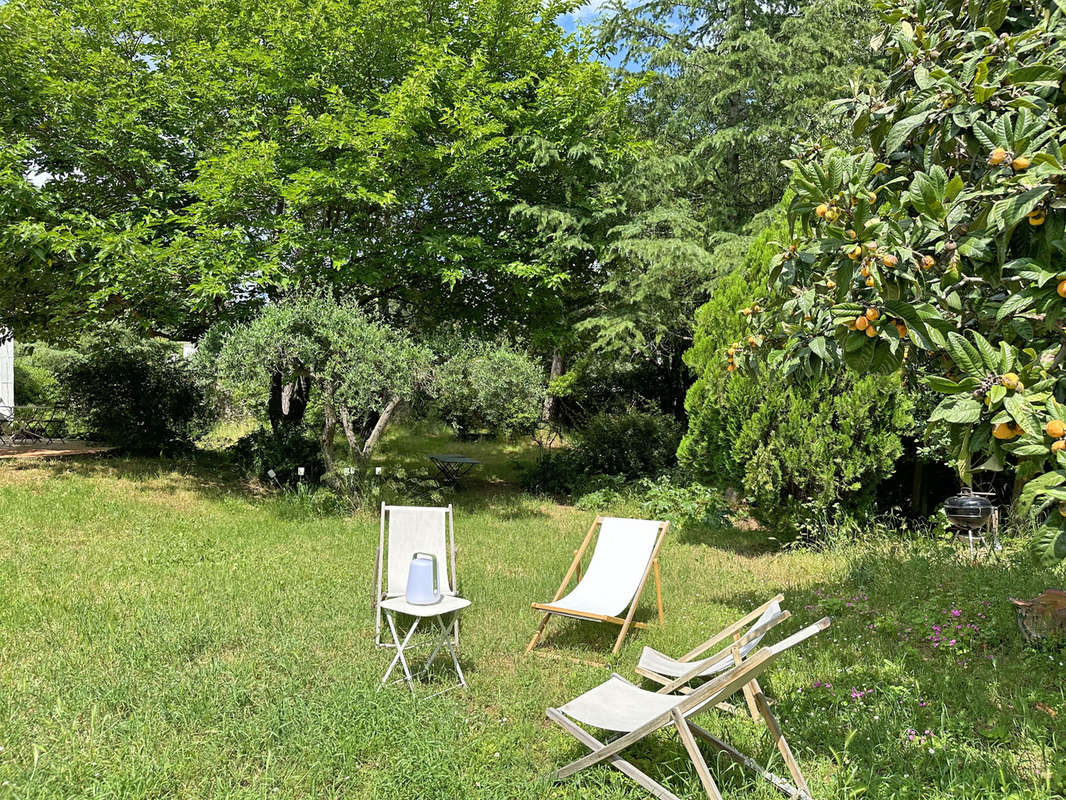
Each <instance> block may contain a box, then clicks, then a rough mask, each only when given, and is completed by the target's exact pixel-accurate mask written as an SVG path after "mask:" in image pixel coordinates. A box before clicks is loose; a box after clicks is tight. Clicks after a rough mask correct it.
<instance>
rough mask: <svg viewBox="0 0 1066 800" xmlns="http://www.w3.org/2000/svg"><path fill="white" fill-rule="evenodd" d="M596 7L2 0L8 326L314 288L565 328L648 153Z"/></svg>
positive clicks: (0, 179)
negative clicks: (623, 184)
mask: <svg viewBox="0 0 1066 800" xmlns="http://www.w3.org/2000/svg"><path fill="white" fill-rule="evenodd" d="M573 5H574V3H572V2H549V3H547V4H545V3H542V2H540V0H461V1H460V2H436V1H435V0H402V1H401V2H392V1H391V0H390V2H383V1H382V0H376V1H374V2H355V1H354V0H291V1H290V2H286V3H283V4H280V5H279V4H277V3H261V2H258V3H251V4H248V3H239V4H238V3H233V2H230V0H207V1H206V2H203V3H196V4H193V5H188V4H185V3H179V2H175V0H152V1H151V2H149V0H134V1H133V2H117V1H116V0H105V2H91V3H90V2H86V1H85V0H75V2H66V1H65V0H64V2H54V0H25V1H24V2H18V3H7V4H4V5H3V6H0V87H3V88H2V89H0V98H2V100H3V103H2V110H0V118H2V130H3V139H2V141H0V240H2V242H3V244H4V256H3V258H4V261H5V263H4V269H3V271H2V278H0V305H2V307H3V308H4V309H5V321H6V322H7V323H8V324H9V325H11V326H12V327H13V328H14V329H15V331H16V333H17V334H19V335H22V336H26V335H30V334H34V333H40V332H44V331H50V332H52V333H53V334H54V333H55V332H56V331H62V330H63V329H65V328H66V329H69V328H71V327H76V326H77V325H78V324H79V323H80V322H81V321H84V320H86V319H100V318H111V317H122V318H126V319H129V320H131V321H133V322H136V323H138V324H139V325H140V326H141V327H142V329H145V330H153V331H161V332H165V333H167V334H169V335H171V336H189V335H195V334H196V333H198V332H199V331H200V330H202V329H203V328H204V327H206V325H207V324H208V323H209V322H210V321H212V320H213V319H215V318H217V317H218V316H220V315H223V314H232V313H234V312H239V310H240V309H241V307H243V306H244V305H247V304H251V305H256V304H258V303H259V302H260V301H262V300H263V299H264V298H270V297H280V296H282V295H284V294H286V293H288V292H290V291H292V290H293V289H294V288H296V287H299V288H302V289H309V288H317V289H321V290H325V291H330V292H334V293H336V294H343V295H344V296H346V297H349V298H352V299H356V300H358V301H359V302H361V303H362V304H363V305H364V306H366V307H375V308H377V309H378V310H380V311H381V312H382V313H385V314H387V315H388V316H389V317H390V318H392V319H393V320H395V321H397V322H402V323H412V324H421V325H426V324H431V323H433V322H436V321H438V320H441V319H455V318H460V319H476V320H478V321H480V322H482V323H483V324H485V325H488V326H494V327H508V326H511V327H514V326H530V325H532V324H533V323H534V322H535V323H536V324H537V326H538V327H540V328H543V327H544V326H549V327H550V326H561V325H562V324H563V322H562V321H561V320H562V316H561V314H560V305H561V301H560V295H567V294H568V293H569V294H572V293H577V294H580V293H581V292H582V291H585V289H586V288H587V287H588V286H590V285H595V284H597V283H598V282H599V281H600V278H599V277H598V276H597V275H596V263H597V243H599V242H602V240H603V239H604V237H605V236H606V231H607V230H609V229H610V228H611V227H612V226H613V224H614V222H613V221H612V215H617V213H618V211H619V205H618V201H617V198H616V197H615V196H614V195H613V194H612V193H609V192H606V191H605V190H604V184H605V181H607V180H608V179H611V178H613V177H616V176H617V175H618V174H620V173H622V172H624V171H625V165H626V164H632V163H633V162H634V161H635V160H636V159H637V158H638V157H639V153H640V150H641V144H640V142H639V141H638V140H637V139H636V137H635V136H634V135H633V132H632V128H631V126H629V125H628V124H627V123H626V113H625V112H626V106H625V95H626V93H625V92H624V91H614V85H613V83H612V80H611V77H610V75H609V72H608V70H607V68H606V67H605V66H603V65H602V64H600V63H598V62H595V61H593V60H592V59H591V58H590V57H589V55H588V53H587V52H586V51H585V49H584V48H583V47H582V46H581V45H580V44H579V42H578V41H577V40H576V39H575V38H573V37H570V36H568V35H566V34H565V33H564V31H563V30H562V29H561V28H560V27H559V26H558V25H557V24H556V23H555V18H556V17H557V16H558V15H559V14H560V13H562V12H563V11H565V10H568V9H570V8H571V7H572V6H573Z"/></svg>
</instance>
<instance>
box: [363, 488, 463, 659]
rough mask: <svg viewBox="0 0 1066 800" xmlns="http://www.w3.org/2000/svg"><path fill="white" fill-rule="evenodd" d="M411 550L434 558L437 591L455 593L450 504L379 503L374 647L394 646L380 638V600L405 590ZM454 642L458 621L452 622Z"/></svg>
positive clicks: (400, 593) (455, 640)
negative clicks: (435, 560)
mask: <svg viewBox="0 0 1066 800" xmlns="http://www.w3.org/2000/svg"><path fill="white" fill-rule="evenodd" d="M415 553H430V554H431V555H433V556H435V557H436V559H437V585H438V587H439V588H440V593H441V594H442V595H446V596H453V597H454V596H455V594H456V588H457V587H456V581H455V527H454V521H453V518H452V507H451V506H450V505H449V506H446V507H442V508H431V507H424V506H387V505H385V504H384V503H382V504H381V534H380V537H379V539H378V552H377V566H376V571H375V574H374V612H375V614H376V617H377V620H376V623H375V628H374V641H375V642H376V643H377V645H378V647H395V645H394V644H390V643H388V642H384V641H382V639H381V612H382V609H381V603H382V602H383V601H384V600H388V599H390V598H394V597H400V596H401V595H403V594H405V593H406V592H407V572H408V570H409V569H410V566H411V558H412V557H413V556H414V554H415ZM453 643H454V644H455V645H458V644H459V623H458V621H456V622H455V635H454V639H453Z"/></svg>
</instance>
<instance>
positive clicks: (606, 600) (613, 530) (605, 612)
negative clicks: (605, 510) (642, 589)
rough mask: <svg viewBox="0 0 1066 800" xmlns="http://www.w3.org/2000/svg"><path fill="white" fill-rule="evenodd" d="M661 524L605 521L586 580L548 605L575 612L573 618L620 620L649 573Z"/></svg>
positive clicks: (607, 518)
mask: <svg viewBox="0 0 1066 800" xmlns="http://www.w3.org/2000/svg"><path fill="white" fill-rule="evenodd" d="M661 524H662V523H659V522H654V521H651V520H646V519H620V518H618V517H606V518H604V520H603V523H602V525H601V526H600V536H599V538H598V539H597V540H596V548H595V550H593V551H592V560H591V561H590V562H589V566H588V570H587V571H586V572H585V576H584V577H583V578H582V579H581V582H580V583H578V585H577V586H575V587H574V589H573V591H571V592H570V593H569V594H568V595H566V596H565V597H562V598H560V599H558V600H555V601H554V602H552V603H550V605H552V606H556V607H558V608H565V609H568V610H570V611H573V612H577V613H575V614H573V615H572V616H603V617H617V616H619V615H620V614H621V613H622V612H623V611H625V610H626V608H627V607H628V606H629V604H630V603H631V602H632V601H633V595H635V594H636V592H637V588H638V586H639V585H640V580H641V578H643V577H644V573H645V572H646V571H647V569H648V562H650V561H651V554H652V551H653V550H654V549H655V542H656V540H657V539H658V536H659V526H660V525H661ZM557 613H559V614H563V615H564V616H565V615H566V614H565V612H561V611H560V612H557Z"/></svg>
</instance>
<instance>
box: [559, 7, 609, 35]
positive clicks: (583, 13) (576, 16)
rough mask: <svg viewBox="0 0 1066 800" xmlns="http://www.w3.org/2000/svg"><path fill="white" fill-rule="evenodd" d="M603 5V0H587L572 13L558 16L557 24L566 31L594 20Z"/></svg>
mask: <svg viewBox="0 0 1066 800" xmlns="http://www.w3.org/2000/svg"><path fill="white" fill-rule="evenodd" d="M603 5H604V0H589V2H587V3H585V5H583V6H581V8H579V9H578V10H577V11H575V12H574V13H573V14H563V16H561V17H559V24H560V25H562V26H563V28H564V29H565V30H567V31H573V30H575V29H576V28H577V26H578V25H587V24H589V23H590V22H592V21H593V20H595V18H596V15H597V14H599V12H600V7H601V6H603Z"/></svg>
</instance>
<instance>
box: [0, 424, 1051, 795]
mask: <svg viewBox="0 0 1066 800" xmlns="http://www.w3.org/2000/svg"><path fill="white" fill-rule="evenodd" d="M442 443H443V444H445V445H446V444H447V440H446V438H444V437H443V436H442V438H441V439H437V440H435V439H434V438H432V435H430V436H429V438H427V440H426V441H424V442H423V447H424V448H426V449H427V450H428V449H431V448H435V447H437V446H438V445H440V444H442ZM410 444H411V441H408V442H407V444H405V445H404V446H405V447H406V446H408V445H410ZM397 446H398V445H397ZM508 446H510V445H508ZM473 447H474V448H480V449H475V450H474V451H473V452H479V453H482V454H484V455H485V456H486V457H485V459H484V461H485V463H486V464H487V465H491V466H489V468H488V470H487V473H488V475H489V476H490V477H491V478H495V476H497V475H499V473H497V472H494V470H495V469H497V468H499V469H501V470H502V469H506V464H507V460H506V459H507V457H509V456H508V454H507V453H506V447H503V446H501V445H499V444H498V443H495V444H494V443H479V444H476V445H473ZM521 447H524V445H521ZM384 455H385V456H386V457H387V456H388V451H386V453H385V454H384ZM418 457H420V456H418ZM386 463H388V462H387V461H386ZM501 480H502V478H501ZM492 486H493V484H492V483H491V481H489V482H487V483H486V484H483V485H481V486H478V487H474V489H473V490H471V491H459V492H457V493H455V494H453V495H452V496H451V497H450V498H449V499H450V502H452V503H453V504H454V506H455V526H456V539H457V544H458V550H459V553H458V568H459V578H460V589H461V591H462V593H463V595H464V596H466V597H469V598H470V599H471V600H472V601H473V605H472V606H471V608H470V609H469V610H468V612H466V614H465V616H464V619H463V622H462V646H461V649H460V652H461V656H462V660H463V667H464V670H465V671H466V672H467V677H468V680H469V681H470V688H469V690H468V691H467V692H465V693H452V694H448V695H443V696H441V697H437V698H433V699H432V700H428V701H420V700H419V699H417V698H412V697H411V696H410V695H409V693H407V692H406V690H403V689H402V687H398V688H395V689H393V688H390V689H387V690H385V691H382V692H378V691H377V686H376V685H377V681H378V680H379V678H380V675H381V674H382V673H383V672H384V669H385V667H386V664H387V662H388V659H389V655H388V654H387V653H385V652H383V651H378V650H375V649H374V648H373V646H372V641H373V616H372V613H371V584H372V579H373V553H374V548H375V547H376V544H377V536H378V519H377V514H376V512H375V511H369V512H362V513H359V514H357V515H355V516H343V515H330V516H319V515H316V514H313V513H309V512H307V511H306V510H299V513H296V512H294V510H293V508H292V505H291V502H290V501H289V500H288V499H286V498H285V497H274V496H263V497H256V496H253V495H250V494H248V492H247V491H246V489H245V487H244V486H243V484H242V482H241V481H240V479H239V477H238V476H234V475H232V474H226V473H220V472H219V471H218V470H217V469H216V468H215V466H214V465H213V464H212V463H211V462H210V461H206V462H203V463H198V462H196V461H195V460H194V461H191V462H189V463H185V464H182V463H175V462H163V461H154V460H140V459H138V460H130V459H118V458H113V459H100V460H87V461H74V462H62V463H61V462H55V463H47V464H40V465H36V466H32V467H31V466H25V465H20V466H18V467H3V468H0V746H2V747H3V748H4V749H3V750H2V751H0V784H3V783H4V782H5V781H6V782H7V783H6V785H3V786H0V797H11V798H15V797H18V798H43V797H56V798H59V797H63V798H65V797H72V796H89V795H92V796H99V797H110V796H114V797H118V796H123V797H154V796H187V797H264V796H267V797H273V796H282V797H322V796H325V797H335V796H336V797H340V796H344V797H354V798H368V799H369V798H400V799H402V798H412V800H413V799H414V798H423V797H440V798H469V797H483V798H501V797H508V798H511V797H514V798H530V799H532V798H542V797H557V798H589V797H592V798H636V797H644V796H646V795H644V794H643V793H642V791H641V790H639V789H638V788H636V787H634V786H632V785H631V784H630V783H629V782H627V781H626V780H625V779H624V777H623V776H621V775H619V774H617V773H612V772H611V771H610V770H608V769H607V768H604V769H602V770H591V771H588V772H587V773H586V774H584V775H583V776H582V777H581V778H580V779H579V780H576V781H571V782H568V783H565V784H561V785H559V786H552V785H551V784H549V783H548V782H547V780H546V777H545V776H546V775H547V774H549V773H550V772H551V770H552V769H554V768H556V767H558V766H560V765H562V764H563V763H565V762H566V761H568V760H570V759H572V758H575V757H576V756H577V755H579V754H580V751H579V748H577V747H576V746H575V745H574V743H573V742H572V740H570V739H568V738H567V737H565V736H564V735H562V734H561V733H560V732H558V731H557V730H555V729H554V728H553V727H552V726H551V725H550V724H549V723H548V721H547V720H546V719H545V718H544V709H545V708H546V707H547V706H549V705H558V704H560V703H563V702H565V701H566V700H568V699H570V698H571V697H573V696H576V695H577V694H579V693H581V692H582V691H584V690H586V689H588V688H590V687H591V686H593V685H595V684H596V683H598V682H599V681H601V680H603V679H604V678H605V677H606V676H607V675H608V674H609V672H610V671H611V670H617V671H619V672H621V673H622V674H624V675H627V676H629V677H634V673H633V666H634V664H635V663H636V660H637V658H638V657H639V654H640V650H641V648H642V647H643V646H644V645H651V646H654V647H657V648H658V649H660V650H663V651H665V652H668V653H676V654H680V653H682V652H684V651H686V650H688V649H690V648H691V647H692V646H694V645H695V644H697V643H698V642H700V641H701V640H703V639H704V638H706V637H707V636H708V635H710V633H712V632H714V631H717V630H718V629H720V628H721V627H722V626H723V625H725V624H727V623H728V622H730V621H732V620H733V619H735V618H736V617H737V616H739V615H740V614H741V613H743V612H745V611H747V610H749V609H750V608H752V607H754V606H755V605H758V604H759V603H761V602H763V601H764V600H765V599H767V598H768V597H769V596H770V595H772V594H774V593H776V592H778V591H781V592H783V593H785V595H786V603H785V605H786V607H787V608H789V609H790V610H791V611H792V612H793V615H794V619H793V620H790V621H789V622H788V623H786V624H785V625H784V626H782V627H783V628H785V629H786V630H785V631H782V634H783V633H787V632H791V631H792V630H795V629H797V628H798V627H799V626H800V625H802V624H805V623H809V622H812V621H814V620H815V619H817V618H818V617H820V616H822V615H823V614H829V615H831V616H832V617H833V619H834V623H833V626H832V627H831V628H830V629H829V630H828V631H826V632H825V633H824V634H822V635H821V636H819V637H818V638H816V639H814V640H812V641H811V642H809V643H808V644H806V645H804V646H803V647H802V648H801V649H799V650H797V651H796V652H795V653H794V654H793V655H790V656H788V657H787V658H786V659H785V661H784V662H783V663H782V665H781V667H780V668H778V669H775V670H774V671H773V672H771V673H769V674H768V675H767V677H766V680H765V681H764V683H765V687H766V690H767V692H768V694H770V695H771V696H772V697H773V698H775V699H776V702H777V706H776V708H777V713H778V715H779V717H780V718H781V720H782V723H783V725H784V726H785V728H786V731H787V733H788V734H789V737H790V741H791V743H792V745H793V748H794V749H795V751H796V753H797V757H798V758H799V760H800V763H801V764H802V766H803V768H804V770H805V771H806V773H807V775H808V778H809V780H810V781H811V783H812V787H813V789H814V791H815V794H816V796H818V797H855V796H857V795H859V794H860V793H861V794H863V796H866V797H877V798H885V799H886V800H887V798H891V797H895V798H923V799H924V798H930V797H932V798H956V797H963V798H969V797H972V798H978V797H982V798H983V797H988V796H997V797H998V796H1003V795H1007V794H1009V793H1011V792H1016V793H1018V795H1019V796H1020V797H1050V796H1051V794H1052V788H1053V787H1054V786H1056V785H1057V784H1056V783H1055V782H1056V781H1059V780H1061V778H1059V777H1056V776H1057V775H1059V774H1060V772H1058V770H1060V769H1061V765H1060V766H1056V764H1057V762H1056V758H1057V753H1058V751H1061V750H1062V742H1063V740H1064V737H1066V726H1064V722H1063V719H1064V718H1066V706H1064V701H1063V688H1062V686H1063V676H1064V675H1066V671H1064V668H1063V667H1062V666H1060V664H1059V662H1060V661H1062V660H1063V656H1062V654H1061V653H1058V652H1057V651H1047V652H1038V651H1034V650H1030V649H1026V648H1024V647H1023V646H1022V644H1021V640H1020V637H1019V636H1018V633H1017V630H1016V627H1015V623H1014V620H1013V617H1012V614H1013V611H1012V609H1011V608H1010V607H1009V606H1008V605H1007V604H1006V603H1005V598H1006V596H1008V595H1014V596H1019V595H1020V596H1031V595H1032V594H1035V593H1037V592H1038V591H1040V590H1041V589H1043V588H1045V587H1046V586H1047V585H1053V584H1055V583H1061V575H1056V574H1053V573H1048V572H1041V571H1038V570H1036V569H1034V568H1032V567H1031V566H1029V565H1028V563H1027V562H1025V561H1023V560H1022V559H1021V556H1020V554H1016V553H1013V552H1011V553H1008V555H1007V556H1006V557H1005V558H1004V559H1003V560H1001V561H1000V562H979V563H978V564H976V565H971V564H970V563H969V562H968V560H967V559H965V558H959V557H957V556H956V555H955V551H954V550H953V549H952V548H950V547H948V546H943V545H938V544H935V543H928V544H923V543H921V542H907V543H891V542H888V541H871V542H868V543H862V544H856V545H852V546H849V547H847V548H842V549H841V548H838V549H833V550H828V551H824V552H819V551H813V550H801V549H797V550H782V549H780V548H779V547H778V546H777V545H776V544H775V543H774V542H772V541H771V540H770V539H769V533H768V532H766V531H745V532H738V533H734V534H730V532H729V530H728V529H726V528H723V527H720V526H719V527H700V526H698V525H697V526H692V527H688V528H686V529H685V530H684V531H682V532H674V533H671V534H670V536H668V539H667V541H666V543H665V545H664V549H663V552H662V572H663V585H664V600H665V606H666V622H665V624H664V625H662V626H659V625H657V624H651V625H650V627H649V628H648V629H646V630H644V631H640V632H638V633H637V634H635V635H633V636H631V637H630V638H629V639H628V640H627V642H626V644H625V646H624V647H623V650H622V652H621V653H620V654H619V655H618V656H617V657H614V658H612V657H610V655H609V654H610V648H611V644H612V643H613V640H614V635H615V634H616V632H617V631H616V630H613V629H612V630H608V629H606V627H601V626H598V625H595V624H591V623H581V622H576V621H559V622H558V624H556V625H553V626H552V627H551V628H549V632H548V635H547V636H546V639H545V643H544V645H543V649H544V650H545V652H546V653H549V654H550V653H553V654H555V655H556V656H561V657H551V656H550V655H533V656H529V657H525V656H523V655H522V648H523V647H524V646H525V644H526V642H527V641H528V639H529V637H530V636H531V635H532V632H533V628H534V626H535V624H536V619H537V618H536V615H535V614H534V613H533V612H532V611H531V610H530V608H529V603H530V602H532V601H535V600H545V599H548V598H550V597H551V596H552V593H553V592H554V591H555V589H556V588H557V586H558V582H559V580H560V579H561V576H562V574H563V572H564V571H565V569H566V567H567V565H568V564H569V561H570V559H571V558H572V555H573V551H574V549H575V548H576V547H577V546H578V544H579V543H580V540H581V537H582V536H583V534H584V532H585V530H586V529H587V527H588V525H589V523H590V522H591V520H592V517H593V516H594V512H593V511H583V510H580V509H576V508H572V507H566V506H558V505H554V504H551V503H548V502H544V501H541V500H537V499H534V498H530V497H527V496H524V495H521V494H518V493H516V492H515V491H514V490H513V489H510V488H507V487H505V486H502V488H501V487H497V488H495V489H493V488H492ZM954 611H959V612H960V613H959V614H958V615H957V616H956V615H954V613H953V612H954ZM981 614H983V615H984V617H985V618H982V617H981V616H979V615H981ZM654 618H655V614H654V605H653V602H652V601H651V597H650V595H649V596H648V597H647V598H646V600H645V602H644V603H643V604H642V605H641V607H640V610H639V612H638V619H641V620H644V621H648V622H652V623H654ZM959 624H963V625H970V624H973V625H977V626H978V628H979V630H977V631H975V630H974V629H973V628H965V629H959V633H958V635H955V636H954V637H953V638H955V644H953V645H952V644H949V642H950V640H951V638H952V637H951V636H950V635H949V636H948V638H947V639H943V638H942V640H941V641H940V642H935V641H934V640H933V639H931V638H930V637H931V636H934V635H937V634H938V633H945V631H944V628H945V627H946V626H947V625H959ZM934 625H938V626H939V627H940V628H941V631H940V632H937V631H935V630H934V629H933V626H934ZM908 629H910V630H908ZM952 630H955V629H952ZM775 633H776V632H775ZM934 644H936V645H937V646H936V647H934V646H933V645H934ZM570 659H574V660H570ZM578 662H600V663H602V664H603V665H604V666H602V667H600V666H594V665H591V664H589V663H578ZM440 679H441V680H445V679H446V676H445V675H444V674H443V673H442V674H441V678H440ZM432 691H433V688H432V687H426V688H424V689H420V690H419V692H418V694H419V695H420V696H421V695H425V694H429V693H431V692H432ZM703 722H704V723H705V725H706V726H707V727H708V728H710V729H711V730H712V731H715V732H717V733H719V734H721V735H723V736H725V737H726V738H728V739H729V740H730V741H733V742H734V743H735V744H736V745H737V746H739V747H740V748H741V749H744V750H747V751H749V752H752V753H753V754H755V755H756V756H757V757H758V758H759V759H760V760H764V761H769V762H770V763H771V766H772V768H773V769H775V770H777V771H779V772H781V771H783V767H782V765H781V764H780V761H779V759H777V758H776V756H774V749H773V745H772V743H771V741H770V739H769V737H768V735H767V733H766V731H765V729H764V728H763V727H761V726H759V727H756V726H753V725H752V724H751V722H750V720H749V719H746V718H745V717H743V716H738V717H732V716H729V715H724V714H717V713H715V714H707V715H705V717H704V719H703ZM631 755H632V757H633V759H634V761H636V762H637V763H638V764H639V765H641V766H642V768H644V769H646V770H647V771H648V772H649V773H650V774H652V775H653V776H654V777H656V779H657V780H662V781H663V782H664V783H666V784H667V785H668V786H670V787H671V788H672V789H673V790H674V791H677V792H678V793H679V794H681V795H682V796H685V797H698V796H699V791H700V790H699V786H698V781H697V780H696V777H695V775H694V774H693V773H692V771H691V768H690V767H689V766H687V763H688V762H687V758H686V757H685V755H684V753H683V751H682V750H681V748H680V747H679V745H678V743H677V742H676V740H675V739H674V737H672V736H670V735H666V734H660V735H657V736H655V737H653V738H652V739H651V740H650V741H649V742H648V743H647V744H642V745H641V746H640V747H638V748H635V749H634V750H633V751H632V753H631ZM716 768H717V769H719V775H720V777H721V780H720V784H721V785H722V788H723V791H724V792H725V793H726V794H727V796H739V795H744V796H747V797H753V798H770V797H775V796H777V795H776V793H774V792H773V790H772V789H770V788H768V787H766V786H763V785H761V784H760V782H758V781H756V780H755V779H753V778H752V777H751V776H750V775H748V774H746V773H745V772H742V771H740V770H737V769H732V768H729V767H728V766H727V765H725V764H719V765H717V767H716ZM275 790H276V791H275Z"/></svg>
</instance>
